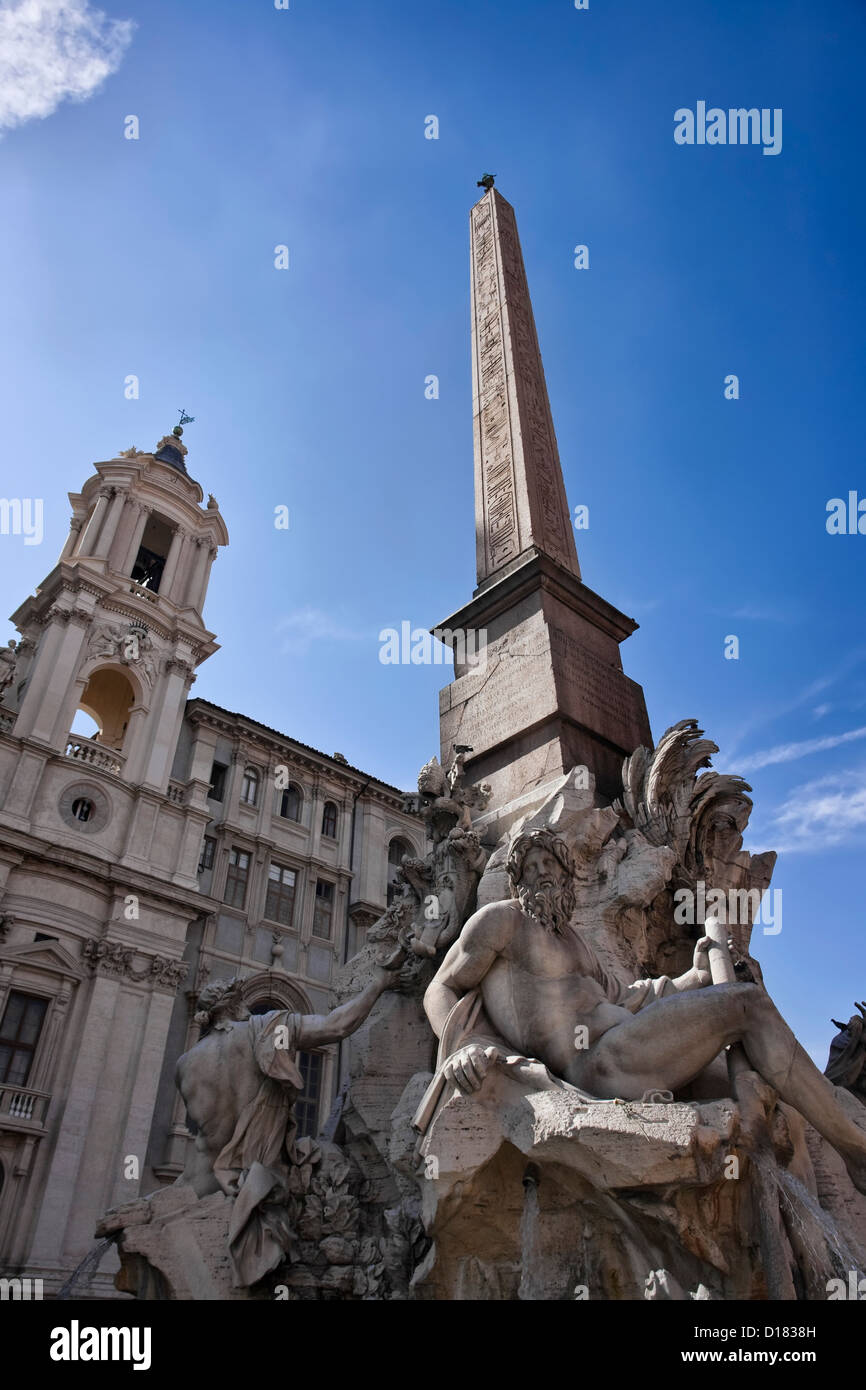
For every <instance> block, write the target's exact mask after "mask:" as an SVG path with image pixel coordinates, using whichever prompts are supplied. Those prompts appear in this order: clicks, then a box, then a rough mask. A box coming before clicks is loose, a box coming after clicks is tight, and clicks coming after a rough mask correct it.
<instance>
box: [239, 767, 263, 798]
mask: <svg viewBox="0 0 866 1390" xmlns="http://www.w3.org/2000/svg"><path fill="white" fill-rule="evenodd" d="M258 799H259V774H258V773H257V772H256V769H255V768H254V767H245V768H244V780H243V781H242V782H241V801H242V802H243V803H244V805H245V806H255V804H256V802H257V801H258Z"/></svg>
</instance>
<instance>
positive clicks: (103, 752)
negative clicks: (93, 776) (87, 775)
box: [66, 735, 126, 777]
mask: <svg viewBox="0 0 866 1390" xmlns="http://www.w3.org/2000/svg"><path fill="white" fill-rule="evenodd" d="M66 756H67V758H74V759H75V761H76V762H81V763H86V764H87V765H88V767H95V768H98V769H99V770H100V771H101V772H113V773H114V775H115V776H116V777H117V776H119V775H120V773H121V772H122V771H123V765H124V763H125V762H126V759H125V757H124V755H123V754H122V753H118V752H117V750H116V749H115V748H106V747H105V745H104V744H102V743H97V742H96V740H95V739H92V738H78V737H75V736H74V735H73V736H72V737H71V738H70V739H69V740H68V742H67V744H66Z"/></svg>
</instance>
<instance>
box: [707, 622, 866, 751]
mask: <svg viewBox="0 0 866 1390" xmlns="http://www.w3.org/2000/svg"><path fill="white" fill-rule="evenodd" d="M864 657H866V647H855V648H854V649H853V651H850V652H848V653H847V654H846V656H845V657H844V658H843V660H842V661H840V662H839V664H838V665H837V666H836V668H835V669H834V670H832V671H829V672H828V673H827V674H826V675H823V676H818V677H817V678H816V679H815V680H812V681H810V682H809V684H808V685H806V686H804V687H803V689H802V690H800V691H799V693H798V694H796V695H794V696H793V697H792V698H791V699H790V700H786V701H784V702H783V703H781V704H779V703H776V704H775V705H773V706H772V707H768V708H767V709H765V710H764V711H762V712H760V713H758V714H757V715H756V716H755V717H754V718H752V719H749V720H747V721H746V723H745V724H742V725H741V726H740V728H739V729H738V730H737V732H736V733H735V734H734V735H733V736H732V738H731V739H730V740H729V741H728V742H727V743H726V745H725V747H724V748H723V749H722V755H721V758H719V759H717V760H716V762H717V765H718V766H721V764H722V762H724V763H726V764H728V765H729V766H730V765H732V763H733V761H734V759H735V758H736V761H737V765H738V767H742V766H743V763H742V761H741V760H740V757H739V755H738V754H737V749H738V748H740V747H741V746H742V744H743V743H744V742H745V740H746V738H747V737H748V736H749V734H750V733H751V732H752V731H753V730H754V729H759V728H760V727H761V726H762V725H766V724H770V723H773V722H775V720H777V719H781V718H783V717H784V716H785V715H787V714H792V713H793V712H794V711H795V710H798V709H801V708H802V706H803V705H805V704H811V702H812V701H813V700H816V699H817V698H818V697H819V696H820V695H822V694H823V693H824V691H825V690H829V688H830V687H831V686H833V685H835V684H836V683H837V681H840V680H841V679H842V678H843V676H847V675H849V673H850V672H851V671H852V670H854V669H855V668H856V667H857V666H859V665H860V664H861V663H862V662H863V659H864ZM774 761H776V760H775V759H774ZM782 761H787V759H783V760H782ZM749 766H751V767H756V766H758V767H763V766H764V764H763V763H757V764H756V763H752V762H750V763H749Z"/></svg>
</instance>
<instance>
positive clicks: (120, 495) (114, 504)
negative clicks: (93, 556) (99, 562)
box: [99, 488, 126, 560]
mask: <svg viewBox="0 0 866 1390" xmlns="http://www.w3.org/2000/svg"><path fill="white" fill-rule="evenodd" d="M112 491H113V492H114V497H113V498H112V500H111V506H110V507H109V509H108V515H107V516H106V518H105V525H104V526H103V528H102V532H101V534H100V537H99V553H100V557H101V558H104V559H105V560H107V559H108V555H109V551H110V550H111V542H112V541H113V540H114V536H115V533H116V531H117V527H118V523H119V522H120V517H121V514H122V512H123V509H124V507H125V505H126V493H125V492H123V491H122V490H121V489H120V488H113V489H112Z"/></svg>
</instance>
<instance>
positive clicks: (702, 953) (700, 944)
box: [692, 936, 718, 989]
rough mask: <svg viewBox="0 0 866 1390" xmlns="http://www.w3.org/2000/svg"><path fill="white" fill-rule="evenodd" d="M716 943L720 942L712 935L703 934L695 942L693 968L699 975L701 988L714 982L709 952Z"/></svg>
mask: <svg viewBox="0 0 866 1390" xmlns="http://www.w3.org/2000/svg"><path fill="white" fill-rule="evenodd" d="M716 945H718V943H717V942H715V941H713V939H712V937H709V936H702V937H701V939H700V941H696V942H695V954H694V958H693V960H692V968H693V969H694V972H695V975H696V976H697V982H698V986H699V988H700V989H703V988H704V986H705V985H711V984H712V983H713V977H712V973H711V971H710V958H709V955H708V954H707V953H708V951H709V949H710V947H711V946H716Z"/></svg>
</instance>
